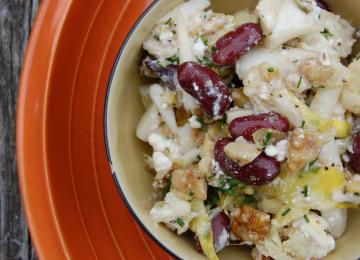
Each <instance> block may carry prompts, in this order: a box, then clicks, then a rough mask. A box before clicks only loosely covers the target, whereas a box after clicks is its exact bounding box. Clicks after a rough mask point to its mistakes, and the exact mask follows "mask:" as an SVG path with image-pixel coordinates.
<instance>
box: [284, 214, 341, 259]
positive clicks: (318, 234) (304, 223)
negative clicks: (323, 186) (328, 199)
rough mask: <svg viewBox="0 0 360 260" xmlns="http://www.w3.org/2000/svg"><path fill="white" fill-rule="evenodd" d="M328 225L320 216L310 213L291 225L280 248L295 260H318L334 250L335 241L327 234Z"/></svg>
mask: <svg viewBox="0 0 360 260" xmlns="http://www.w3.org/2000/svg"><path fill="white" fill-rule="evenodd" d="M328 228H329V227H328V224H327V223H326V221H325V220H324V219H323V218H321V217H320V216H318V215H316V214H314V213H310V214H307V215H305V216H304V217H303V218H302V219H299V220H296V221H294V222H293V223H292V225H291V228H290V230H289V232H288V233H287V236H288V237H289V239H288V240H286V241H284V242H283V243H282V248H283V250H284V251H285V252H287V253H288V254H289V255H291V256H293V257H294V258H296V259H304V260H305V259H312V258H315V259H319V258H323V257H325V256H326V255H328V254H329V253H330V252H331V251H332V250H333V249H334V248H335V240H334V238H333V237H332V236H331V235H330V234H329V232H328Z"/></svg>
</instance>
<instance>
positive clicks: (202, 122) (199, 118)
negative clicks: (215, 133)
mask: <svg viewBox="0 0 360 260" xmlns="http://www.w3.org/2000/svg"><path fill="white" fill-rule="evenodd" d="M196 121H197V122H199V123H200V124H201V128H202V129H206V128H207V124H206V123H205V122H204V119H203V118H202V117H199V116H196Z"/></svg>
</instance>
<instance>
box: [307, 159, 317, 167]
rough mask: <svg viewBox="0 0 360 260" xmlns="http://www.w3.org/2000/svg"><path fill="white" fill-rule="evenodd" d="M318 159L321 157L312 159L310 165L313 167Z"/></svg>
mask: <svg viewBox="0 0 360 260" xmlns="http://www.w3.org/2000/svg"><path fill="white" fill-rule="evenodd" d="M318 159H319V158H316V159H315V160H313V161H311V162H310V163H309V167H313V166H314V164H315V163H316V161H317V160H318Z"/></svg>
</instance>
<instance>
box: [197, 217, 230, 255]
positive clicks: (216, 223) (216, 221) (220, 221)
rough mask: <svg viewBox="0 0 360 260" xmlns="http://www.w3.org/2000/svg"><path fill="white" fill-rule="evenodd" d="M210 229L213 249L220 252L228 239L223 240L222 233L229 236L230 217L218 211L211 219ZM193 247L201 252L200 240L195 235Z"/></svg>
mask: <svg viewBox="0 0 360 260" xmlns="http://www.w3.org/2000/svg"><path fill="white" fill-rule="evenodd" d="M211 229H212V232H213V239H214V246H215V250H216V252H220V251H221V250H223V249H224V248H225V246H226V245H227V242H228V240H227V241H223V239H224V238H223V236H224V234H227V235H228V236H230V218H229V217H228V216H227V215H226V214H225V213H224V212H220V213H219V214H217V215H215V216H214V217H213V218H212V219H211ZM224 242H226V243H224ZM195 249H196V250H197V251H198V252H199V253H201V254H203V250H202V248H201V244H200V241H199V239H198V238H197V237H195Z"/></svg>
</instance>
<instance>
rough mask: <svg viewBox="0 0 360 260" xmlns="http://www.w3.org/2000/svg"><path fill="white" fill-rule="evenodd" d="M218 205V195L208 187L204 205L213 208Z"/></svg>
mask: <svg viewBox="0 0 360 260" xmlns="http://www.w3.org/2000/svg"><path fill="white" fill-rule="evenodd" d="M219 203H220V197H219V193H218V191H217V189H216V188H214V187H211V186H209V189H208V196H207V198H206V200H205V205H206V206H209V207H210V208H213V207H214V206H215V205H218V204H219Z"/></svg>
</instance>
